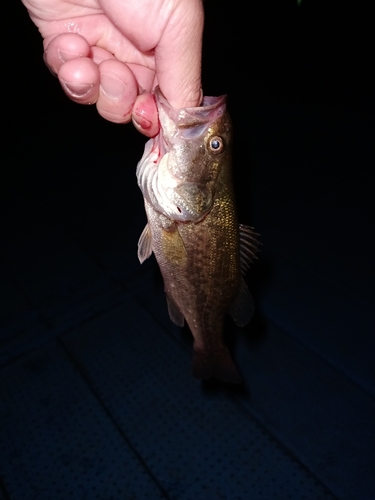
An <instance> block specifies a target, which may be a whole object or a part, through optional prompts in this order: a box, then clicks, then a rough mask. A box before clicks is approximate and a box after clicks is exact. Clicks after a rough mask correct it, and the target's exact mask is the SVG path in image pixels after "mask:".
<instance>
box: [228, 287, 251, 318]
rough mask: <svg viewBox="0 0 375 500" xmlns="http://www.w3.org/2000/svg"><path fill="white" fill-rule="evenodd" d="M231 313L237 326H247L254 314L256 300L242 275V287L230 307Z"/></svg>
mask: <svg viewBox="0 0 375 500" xmlns="http://www.w3.org/2000/svg"><path fill="white" fill-rule="evenodd" d="M228 312H229V314H230V315H231V316H232V318H233V320H234V322H235V323H236V325H237V326H240V327H241V326H245V325H247V323H249V321H250V320H251V318H252V317H253V314H254V300H253V297H252V296H251V293H250V292H249V289H248V288H247V284H246V282H245V280H244V279H243V278H242V277H241V283H240V288H239V290H238V293H237V296H236V297H235V299H234V301H233V303H232V305H231V307H230V309H229V311H228Z"/></svg>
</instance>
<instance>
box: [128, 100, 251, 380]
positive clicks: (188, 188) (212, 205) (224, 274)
mask: <svg viewBox="0 0 375 500" xmlns="http://www.w3.org/2000/svg"><path fill="white" fill-rule="evenodd" d="M157 98H158V99H159V100H158V99H157V102H158V104H159V110H160V107H161V104H160V100H161V99H162V96H160V94H159V96H157ZM209 99H213V101H212V102H213V103H214V105H212V104H211V101H209V104H208V106H206V108H207V107H208V108H210V109H208V112H207V114H208V115H209V117H208V118H209V119H207V116H203V120H202V119H201V118H202V117H201V115H199V113H200V112H201V110H202V109H203V110H205V107H203V108H193V109H190V110H188V111H189V112H190V115H193V118H191V116H189V119H188V120H187V122H188V123H187V125H189V126H186V120H185V121H183V120H182V124H181V120H180V123H179V126H178V127H176V128H173V123H170V122H168V119H167V120H166V121H167V124H166V125H165V126H164V127H163V121H162V118H163V116H161V125H162V128H163V129H164V130H163V133H164V136H165V135H166V133H168V131H169V132H170V133H171V135H172V136H173V134H174V136H173V137H172V140H171V139H169V144H167V145H165V146H164V145H163V144H161V143H160V138H159V139H157V140H156V143H155V141H154V142H151V144H150V146H149V148H148V152H147V156H144V158H143V159H142V160H141V162H140V164H139V165H138V171H137V175H138V182H139V184H140V187H141V189H142V191H143V194H144V196H145V208H146V214H147V219H148V224H147V226H146V228H145V230H144V231H143V233H142V235H141V238H140V242H139V252H138V255H139V258H140V261H141V262H143V261H144V260H145V258H147V257H148V256H149V255H150V254H151V253H152V252H153V253H154V255H155V257H156V260H157V262H158V264H159V267H160V270H161V273H162V275H163V279H164V287H165V292H166V296H167V302H168V309H169V314H170V317H171V319H172V320H173V321H174V322H175V323H176V324H178V325H180V326H182V325H183V324H184V320H186V322H187V324H188V325H189V328H190V330H191V332H192V334H193V337H194V359H193V374H194V375H195V376H196V377H197V378H200V379H208V378H217V379H219V380H223V381H226V382H239V381H240V376H239V373H238V371H237V369H236V367H235V366H234V363H233V361H232V359H231V357H230V354H229V352H228V350H227V347H226V346H225V344H224V339H223V325H224V317H225V314H226V313H227V312H229V313H230V314H231V315H232V316H233V317H234V319H235V320H236V322H237V323H238V324H240V325H242V324H245V323H246V322H247V321H249V320H250V318H251V315H252V312H253V303H252V299H251V296H250V294H249V292H248V290H247V287H246V284H245V282H244V280H243V278H242V274H241V271H243V270H244V268H246V267H247V266H248V264H249V262H250V261H251V259H252V258H253V257H254V252H255V250H256V243H255V241H256V240H255V233H252V232H251V230H250V229H249V228H247V227H246V226H242V229H241V230H240V227H239V225H238V222H237V215H236V209H235V201H234V194H233V187H232V178H231V133H232V132H231V123H230V119H229V116H228V115H227V113H226V111H225V102H224V103H223V102H222V101H214V98H209ZM216 99H221V98H216ZM217 103H219V105H220V112H217V110H216V109H215V104H217ZM162 104H164V106H166V105H165V101H164V102H163V101H162ZM167 110H168V111H169V108H167ZM195 110H197V111H198V118H200V119H195V114H196V113H195ZM159 112H160V111H159ZM210 113H211V115H210ZM203 115H204V113H203ZM212 115H214V116H213V117H212ZM172 118H173V120H172V121H173V122H176V121H177V122H178V118H176V116H175V115H173V114H172ZM202 121H203V124H202ZM198 127H201V129H202V131H201V130H199V131H198V132H199V133H198V134H195V132H196V129H197V128H198ZM181 129H182V133H183V134H185V136H184V137H183V138H182V139H181V138H180V137H179V135H178V134H179V133H180V130H181ZM190 129H193V131H192V132H188V134H187V138H186V130H190ZM167 140H168V138H167ZM216 146H217V147H216ZM163 147H166V149H167V153H168V152H169V153H168V154H169V157H168V165H167V167H168V168H167V169H166V166H165V165H163V164H162V162H161V160H160V158H161V157H162V156H164V155H161V154H160V148H161V149H163ZM168 148H169V149H168ZM173 148H174V149H175V150H177V154H176V153H175V152H174V151H173ZM146 150H147V146H146ZM163 152H164V153H165V154H167V153H166V152H165V151H163ZM145 155H146V152H145ZM153 155H154V156H153ZM158 155H159V156H158ZM155 158H156V161H155ZM176 158H177V160H176ZM184 158H187V161H184ZM178 161H180V163H181V166H180V167H176V163H178ZM152 162H154V165H153V164H152ZM202 164H203V168H202ZM155 165H156V167H155ZM151 169H152V170H151ZM163 169H164V170H163ZM167 170H168V171H172V175H169V174H168V173H166V174H165V177H163V178H160V179H159V178H157V176H160V177H161V175H162V173H163V172H164V171H165V172H167ZM181 170H182V173H181ZM163 175H164V174H163ZM158 183H159V184H163V185H162V186H159V184H158ZM165 186H168V188H165ZM168 189H169V191H168ZM173 189H174V190H175V191H173ZM160 193H161V194H160ZM165 197H168V200H167V201H166V202H165V201H164V198H165ZM164 207H166V208H164ZM173 211H174V212H173ZM181 214H182V215H181ZM241 245H242V248H243V251H242V254H243V256H241Z"/></svg>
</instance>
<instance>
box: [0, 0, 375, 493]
mask: <svg viewBox="0 0 375 500" xmlns="http://www.w3.org/2000/svg"><path fill="white" fill-rule="evenodd" d="M243 5H244V4H243V2H239V1H236V0H234V1H231V2H225V1H213V0H207V1H206V2H205V9H206V30H205V38H204V50H203V88H204V92H205V94H206V95H220V94H222V93H226V94H228V106H229V111H230V114H231V116H232V120H233V123H234V130H235V146H234V179H235V189H236V195H237V203H238V208H239V214H240V219H241V221H242V222H243V223H246V224H251V225H253V226H254V227H255V228H256V230H257V231H258V232H260V233H261V235H262V236H261V241H262V243H263V247H262V253H261V254H260V256H259V260H258V261H257V262H256V264H255V265H254V266H253V268H252V270H251V271H250V273H249V274H248V283H249V287H250V288H251V290H252V292H253V294H254V297H255V299H256V304H257V313H256V317H255V318H254V320H253V322H252V323H251V324H250V325H249V326H248V327H246V328H245V329H243V330H239V329H236V328H234V327H233V325H232V324H231V323H230V322H229V321H228V325H227V329H228V333H229V334H232V338H233V339H234V341H233V342H232V343H233V346H232V348H233V352H234V357H235V359H236V362H237V365H238V366H239V369H240V371H241V373H242V375H243V378H244V384H243V387H242V388H240V389H238V388H231V387H229V388H228V387H223V386H221V385H220V384H203V385H202V384H201V383H200V382H197V381H195V380H194V379H193V378H192V377H191V373H190V361H191V338H190V336H189V334H188V332H186V331H181V330H180V329H178V328H177V327H174V326H173V325H172V324H171V323H170V321H169V319H168V315H167V312H166V307H165V301H164V296H163V287H162V283H161V279H160V276H159V272H158V269H157V266H156V264H155V262H154V260H153V259H150V260H149V261H147V262H146V263H145V264H144V265H143V266H140V265H139V263H138V260H137V257H136V250H137V241H138V237H139V235H140V233H141V231H142V229H143V226H144V224H145V215H144V210H143V200H142V196H141V193H140V191H139V189H138V187H137V184H136V178H135V167H136V164H137V162H138V160H139V159H140V157H141V155H142V152H143V146H144V143H145V138H144V137H143V136H141V135H140V134H138V133H137V132H136V131H135V130H134V128H133V127H132V126H131V125H115V124H111V123H109V122H106V121H105V120H104V119H102V118H100V117H99V116H98V115H97V112H96V109H95V107H88V106H79V105H77V104H75V103H72V102H70V101H69V100H68V98H67V97H66V96H65V95H64V94H63V92H62V90H61V89H60V87H59V84H58V82H57V80H56V79H55V78H54V77H53V76H52V75H51V74H50V73H49V71H48V70H47V69H46V67H45V66H44V63H43V59H42V41H41V38H40V35H39V34H38V32H37V30H36V28H35V27H34V26H33V24H32V23H31V21H30V20H29V18H28V15H27V12H26V10H25V9H24V8H23V6H22V4H21V3H20V2H19V3H17V2H13V3H11V5H8V6H7V9H8V13H9V14H6V15H7V16H9V20H10V21H9V26H10V27H9V28H8V29H9V31H8V36H9V43H8V45H7V44H5V45H4V46H3V78H4V83H5V86H4V90H3V92H2V110H3V112H2V119H3V125H2V138H3V141H2V144H3V155H2V161H1V174H0V175H1V178H0V197H1V198H0V209H1V213H0V364H1V368H0V499H1V500H2V499H3V498H4V499H12V500H21V499H25V500H30V499H38V500H39V499H41V500H44V499H51V498H53V499H64V500H65V499H67V498H77V499H86V498H88V499H115V500H117V499H118V500H122V499H127V500H128V499H129V500H130V499H139V500H144V499H146V498H150V499H152V500H156V499H158V498H168V499H178V500H192V499H197V500H200V499H202V500H203V499H204V500H216V499H217V500H219V499H228V500H235V499H241V500H242V499H246V500H247V499H251V500H253V499H277V500H278V499H287V498H293V499H314V500H316V499H323V498H324V499H325V498H330V499H331V498H339V499H350V500H352V499H353V500H356V499H358V498H360V499H363V500H370V499H374V498H375V482H374V478H375V470H374V465H373V462H374V449H375V448H374V447H375V439H374V421H375V404H374V393H375V383H374V382H375V377H374V331H375V327H374V325H375V300H374V299H375V297H374V281H375V280H374V278H375V266H374V256H375V245H374V237H373V232H374V213H375V202H374V186H375V184H374V173H373V172H374V160H375V154H374V128H375V127H374V79H373V77H372V72H373V66H374V64H373V60H374V57H373V52H374V39H373V28H372V27H371V13H370V11H366V9H365V8H363V6H359V5H358V6H357V5H354V4H352V5H342V4H340V3H339V2H336V3H329V4H327V3H323V2H321V3H319V2H318V3H317V2H311V1H308V0H306V1H305V0H302V2H301V4H300V5H297V4H296V3H294V2H287V1H282V2H276V1H275V2H263V3H261V4H257V3H251V4H250V5H249V8H248V10H246V11H245V10H244V7H243ZM8 47H9V48H8Z"/></svg>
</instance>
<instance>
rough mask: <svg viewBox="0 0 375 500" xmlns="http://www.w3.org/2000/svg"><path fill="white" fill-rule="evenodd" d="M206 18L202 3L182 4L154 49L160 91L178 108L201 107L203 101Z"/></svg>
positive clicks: (194, 1)
mask: <svg viewBox="0 0 375 500" xmlns="http://www.w3.org/2000/svg"><path fill="white" fill-rule="evenodd" d="M203 17H204V15H203V6H202V1H201V0H190V1H189V2H179V4H178V6H177V8H176V9H175V11H174V12H173V13H172V14H171V18H170V20H169V23H168V25H167V27H166V29H165V31H164V33H163V36H162V38H161V40H160V42H159V44H158V46H157V47H156V49H155V60H156V74H157V77H158V81H159V85H160V89H161V91H162V92H163V94H164V95H165V97H166V98H167V100H168V101H169V102H170V104H171V105H172V106H173V107H175V108H181V107H189V106H198V105H199V104H200V101H201V99H202V91H201V58H202V32H203Z"/></svg>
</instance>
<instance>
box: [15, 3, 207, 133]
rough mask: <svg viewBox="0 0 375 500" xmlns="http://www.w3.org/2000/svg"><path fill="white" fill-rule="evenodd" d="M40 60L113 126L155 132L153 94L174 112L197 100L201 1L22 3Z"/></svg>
mask: <svg viewBox="0 0 375 500" xmlns="http://www.w3.org/2000/svg"><path fill="white" fill-rule="evenodd" d="M23 3H24V5H25V6H26V8H27V9H28V11H29V14H30V17H31V19H32V20H33V22H34V23H35V24H36V26H37V27H38V28H39V31H40V33H41V34H42V37H43V39H44V60H45V63H46V64H47V66H48V67H49V68H50V70H51V71H52V72H53V73H54V74H56V75H57V76H58V78H59V80H60V83H61V85H62V87H63V89H64V91H65V93H66V94H67V95H68V97H69V98H70V99H72V100H73V101H75V102H78V103H81V104H93V103H96V107H97V109H98V112H99V113H100V115H101V116H103V117H104V118H106V119H107V120H110V121H112V122H115V123H127V122H129V121H130V120H133V123H134V125H135V126H136V128H137V129H138V130H139V131H140V132H142V133H143V134H145V135H147V136H149V137H152V136H154V135H156V133H157V132H158V130H159V124H158V118H157V110H156V105H155V101H154V98H153V96H152V95H151V93H150V92H151V91H152V90H153V89H154V88H155V86H156V85H159V86H160V89H161V91H162V92H163V94H164V95H165V97H166V98H167V100H168V101H169V102H170V104H171V105H172V106H173V107H175V108H181V107H187V106H198V105H199V104H200V101H201V97H202V96H201V46H202V31H203V7H202V2H201V0H23Z"/></svg>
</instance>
